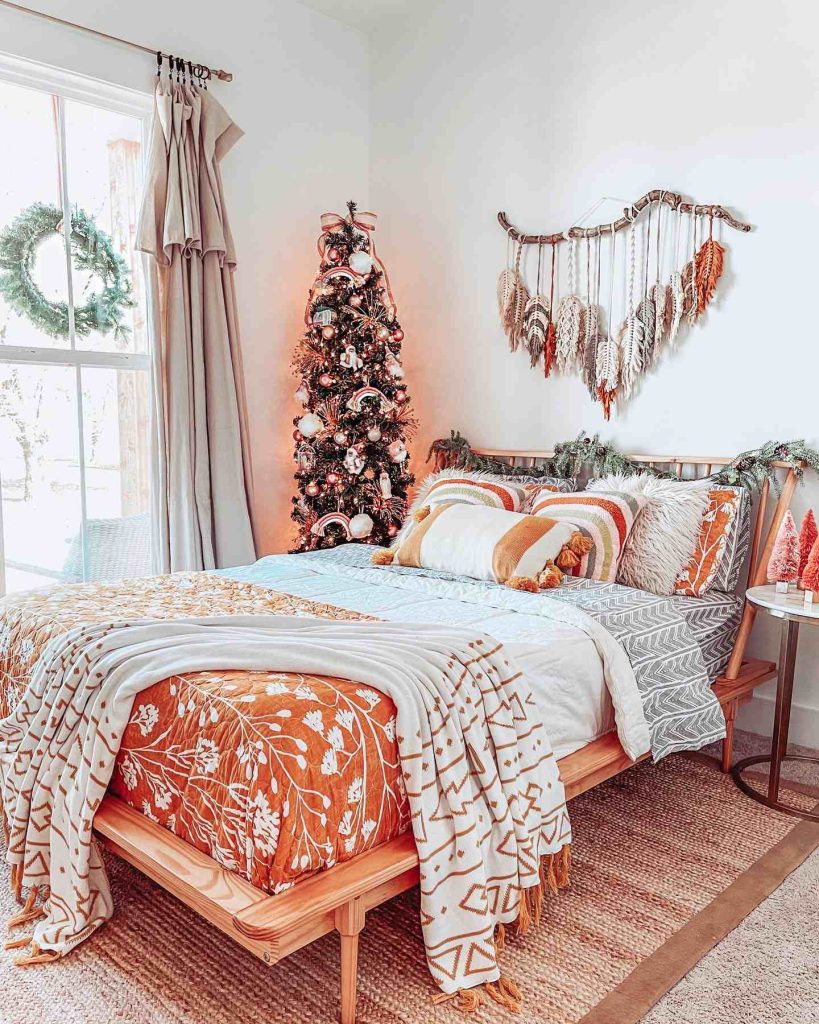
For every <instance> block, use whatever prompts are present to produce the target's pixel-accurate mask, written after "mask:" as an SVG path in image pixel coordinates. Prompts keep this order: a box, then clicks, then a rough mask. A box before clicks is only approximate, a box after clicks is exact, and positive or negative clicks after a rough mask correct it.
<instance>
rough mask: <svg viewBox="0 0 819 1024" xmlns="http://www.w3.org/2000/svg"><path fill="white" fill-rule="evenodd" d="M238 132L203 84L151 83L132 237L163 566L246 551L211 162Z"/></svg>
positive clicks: (226, 254)
mask: <svg viewBox="0 0 819 1024" xmlns="http://www.w3.org/2000/svg"><path fill="white" fill-rule="evenodd" d="M241 135H242V132H241V130H240V129H239V128H237V126H236V125H235V124H234V123H233V122H232V121H231V120H230V118H229V117H228V115H227V114H226V112H225V111H224V109H223V108H222V107H221V105H220V104H219V103H218V102H217V100H215V99H214V98H213V96H212V95H211V94H210V93H209V92H206V91H203V90H201V89H198V88H195V87H193V86H187V85H180V84H174V83H170V82H166V81H162V82H160V83H158V85H157V89H156V96H155V108H154V118H153V123H152V126H151V147H150V155H149V158H148V171H147V180H146V183H145V193H144V198H143V202H142V210H141V212H140V218H139V226H138V232H137V248H138V249H140V250H141V251H142V252H144V253H146V254H147V256H146V260H147V264H148V274H149V281H150V284H151V288H150V291H151V310H152V316H153V323H154V332H153V333H154V341H155V353H154V354H155V358H154V403H153V405H154V431H153V433H154V445H153V447H154V467H153V468H154V472H153V511H154V519H155V523H156V529H155V536H156V547H157V551H156V555H157V561H158V566H159V568H160V571H163V572H175V571H177V570H181V569H212V568H220V567H224V566H230V565H240V564H243V563H247V562H251V561H253V559H254V557H255V550H254V543H253V532H252V527H251V519H250V500H251V494H252V479H251V473H250V461H249V457H250V453H249V439H248V431H247V418H246V410H245V401H244V378H243V375H242V365H241V354H240V349H239V328H238V321H237V314H236V293H235V290H234V282H233V273H234V269H235V266H236V254H235V250H234V245H233V237H232V235H231V232H230V226H229V224H228V218H227V211H226V208H225V200H224V192H223V188H222V179H221V175H220V172H219V162H220V161H221V159H222V158H223V157H224V155H225V154H226V153H227V152H228V150H229V149H230V148H231V147H232V146H233V144H234V143H235V142H236V141H237V140H238V139H239V138H240V137H241Z"/></svg>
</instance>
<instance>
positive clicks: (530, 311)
mask: <svg viewBox="0 0 819 1024" xmlns="http://www.w3.org/2000/svg"><path fill="white" fill-rule="evenodd" d="M549 312H550V308H549V300H548V298H547V297H546V296H545V295H533V296H532V298H531V299H529V301H528V302H527V303H526V309H525V310H524V314H523V347H524V348H525V349H526V351H527V352H528V353H529V364H530V366H532V367H535V366H537V364H538V361H539V359H540V357H541V356H542V355H543V352H544V349H545V348H546V332H547V331H548V330H549Z"/></svg>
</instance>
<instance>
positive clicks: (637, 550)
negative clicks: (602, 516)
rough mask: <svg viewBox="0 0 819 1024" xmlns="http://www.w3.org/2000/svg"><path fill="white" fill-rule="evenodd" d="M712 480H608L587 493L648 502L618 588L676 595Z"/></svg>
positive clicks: (616, 477)
mask: <svg viewBox="0 0 819 1024" xmlns="http://www.w3.org/2000/svg"><path fill="white" fill-rule="evenodd" d="M712 486H713V485H712V483H711V481H710V480H658V479H657V478H656V477H653V476H643V475H634V476H619V475H613V476H607V477H603V478H601V479H599V480H594V481H592V482H591V483H590V484H589V486H588V488H587V490H589V491H619V492H620V493H621V494H632V495H637V496H640V497H643V498H645V499H646V505H645V508H643V510H642V511H641V512H640V513H639V515H638V516H637V519H636V521H635V523H634V527H633V528H632V531H631V533H630V534H629V536H628V539H627V540H626V543H625V546H624V548H623V554H622V556H621V558H620V564H619V566H618V569H617V582H618V583H622V584H624V585H625V586H627V587H636V588H637V589H638V590H647V591H649V592H650V593H652V594H668V595H671V594H673V593H674V584H675V583H676V581H677V577H678V576H679V575H680V573H681V572H682V570H683V569H684V568H685V567H686V566H687V565H688V562H689V560H690V558H691V555H692V553H693V551H694V548H695V546H696V543H697V537H698V536H699V532H700V527H701V525H702V517H703V516H704V515H705V513H706V511H707V509H708V505H709V501H710V498H709V494H710V490H711V487H712Z"/></svg>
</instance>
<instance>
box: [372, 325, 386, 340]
mask: <svg viewBox="0 0 819 1024" xmlns="http://www.w3.org/2000/svg"><path fill="white" fill-rule="evenodd" d="M375 336H376V338H378V340H379V341H386V340H387V338H389V336H390V332H389V331H388V330H387V328H386V327H379V328H378V330H377V331H376V332H375Z"/></svg>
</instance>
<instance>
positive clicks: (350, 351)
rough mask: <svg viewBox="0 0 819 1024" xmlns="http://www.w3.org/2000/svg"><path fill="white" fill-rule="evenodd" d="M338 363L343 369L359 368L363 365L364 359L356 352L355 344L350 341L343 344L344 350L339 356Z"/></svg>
mask: <svg viewBox="0 0 819 1024" xmlns="http://www.w3.org/2000/svg"><path fill="white" fill-rule="evenodd" d="M338 363H339V366H342V367H343V368H344V369H345V370H360V369H361V367H362V366H363V365H364V361H363V360H362V358H361V357H360V356H359V354H358V352H356V350H355V345H353V343H352V342H349V343H348V344H347V345H345V346H344V351H343V352H342V353H341V355H340V356H339V358H338Z"/></svg>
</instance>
